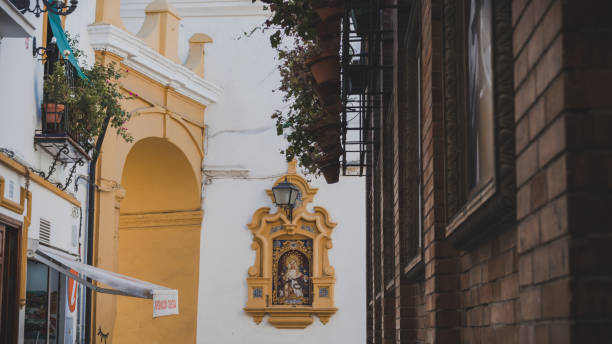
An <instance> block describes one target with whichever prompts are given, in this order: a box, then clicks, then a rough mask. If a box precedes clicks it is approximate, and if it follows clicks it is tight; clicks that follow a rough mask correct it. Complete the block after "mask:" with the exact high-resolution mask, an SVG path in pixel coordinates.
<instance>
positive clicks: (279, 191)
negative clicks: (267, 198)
mask: <svg viewBox="0 0 612 344" xmlns="http://www.w3.org/2000/svg"><path fill="white" fill-rule="evenodd" d="M272 193H273V194H274V204H276V206H277V207H279V208H283V209H285V212H286V214H287V217H288V218H289V221H293V208H295V205H296V202H297V199H298V195H299V193H300V190H299V189H298V188H297V187H296V186H295V185H293V184H291V183H289V182H288V181H287V178H285V180H284V181H282V182H280V183H278V184H277V185H276V186H274V187H273V188H272Z"/></svg>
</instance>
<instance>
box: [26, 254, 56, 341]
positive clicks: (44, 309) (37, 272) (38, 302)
mask: <svg viewBox="0 0 612 344" xmlns="http://www.w3.org/2000/svg"><path fill="white" fill-rule="evenodd" d="M27 275H28V276H27V283H26V308H25V325H24V341H23V342H24V344H57V343H59V340H58V336H59V334H58V333H59V331H58V328H59V304H60V299H59V297H60V274H59V272H57V271H55V270H53V269H50V268H49V267H48V266H46V265H44V264H41V263H37V262H34V261H28V273H27Z"/></svg>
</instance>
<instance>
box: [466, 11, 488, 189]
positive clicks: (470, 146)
mask: <svg viewBox="0 0 612 344" xmlns="http://www.w3.org/2000/svg"><path fill="white" fill-rule="evenodd" d="M492 46H493V44H492V37H491V0H471V1H470V5H469V10H468V22H467V62H468V63H467V90H468V97H467V98H468V99H467V117H468V123H467V124H468V126H467V141H468V143H467V163H466V165H467V173H466V179H467V190H468V197H470V196H472V195H473V194H474V193H476V192H478V191H479V190H480V189H481V188H482V187H483V186H484V185H486V184H487V183H489V182H490V181H491V180H492V179H493V178H494V176H495V172H494V168H495V167H494V162H493V154H494V153H493V148H494V146H495V143H494V142H493V68H492V59H491V50H492Z"/></svg>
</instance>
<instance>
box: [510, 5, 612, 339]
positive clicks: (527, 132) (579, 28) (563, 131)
mask: <svg viewBox="0 0 612 344" xmlns="http://www.w3.org/2000/svg"><path fill="white" fill-rule="evenodd" d="M610 13H612V2H610V1H594V0H593V1H561V0H554V1H544V0H541V1H536V0H533V1H514V2H513V23H514V27H515V33H514V42H513V50H514V56H515V90H516V98H515V112H516V113H515V115H516V116H515V120H516V125H517V130H516V142H517V143H516V144H517V159H518V160H517V186H518V203H517V218H518V220H519V227H518V251H519V286H520V342H521V343H538V344H547V343H609V340H610V338H612V323H611V322H612V302H609V301H608V299H609V298H608V297H607V294H608V293H609V290H610V289H611V287H612V283H611V282H610V281H611V279H610V277H612V268H610V264H609V262H610V261H611V259H612V249H611V247H612V246H611V245H610V244H612V235H611V232H610V228H612V212H611V211H610V210H611V209H612V193H611V192H610V191H612V178H611V177H610V176H611V175H612V139H611V138H612V135H610V132H611V131H612V96H611V93H610V86H609V83H610V80H611V78H612V45H611V44H610V42H611V41H612V24H611V22H610V20H609V14H610Z"/></svg>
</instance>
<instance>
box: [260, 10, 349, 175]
mask: <svg viewBox="0 0 612 344" xmlns="http://www.w3.org/2000/svg"><path fill="white" fill-rule="evenodd" d="M262 1H263V3H265V4H266V5H267V6H269V8H270V10H271V11H272V14H271V16H270V18H269V19H268V20H266V21H265V22H264V24H263V25H262V26H261V27H260V28H261V29H262V30H274V32H273V33H272V34H271V35H270V45H271V46H272V48H274V49H276V50H277V52H278V57H279V61H280V64H279V67H278V69H279V71H280V75H281V86H280V87H279V88H278V89H277V90H278V91H281V92H283V101H284V102H286V103H288V104H289V106H288V107H287V109H286V110H283V111H281V110H277V111H275V112H274V114H273V115H272V119H274V120H275V121H276V129H277V134H278V135H282V136H284V137H285V139H286V140H287V143H288V145H287V148H286V149H284V150H282V151H281V153H283V154H284V155H285V157H286V159H287V161H291V160H293V159H296V160H297V161H298V163H299V164H300V165H301V166H302V167H303V168H305V169H306V170H307V171H308V172H309V173H312V174H319V173H321V172H322V173H323V174H324V176H325V178H326V180H327V181H328V182H336V181H337V177H338V172H339V166H338V160H339V156H340V154H341V152H342V149H341V145H340V118H339V116H338V114H339V112H340V110H341V106H340V97H339V95H340V83H339V81H340V63H339V50H340V18H341V15H342V13H343V6H344V3H343V0H289V1H283V0H262ZM291 40H292V42H293V44H292V45H290V44H285V43H288V42H291ZM287 46H290V47H289V48H287ZM334 170H335V172H334Z"/></svg>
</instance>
